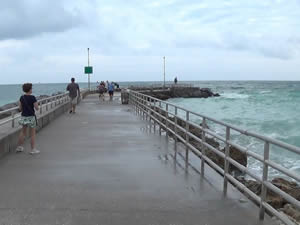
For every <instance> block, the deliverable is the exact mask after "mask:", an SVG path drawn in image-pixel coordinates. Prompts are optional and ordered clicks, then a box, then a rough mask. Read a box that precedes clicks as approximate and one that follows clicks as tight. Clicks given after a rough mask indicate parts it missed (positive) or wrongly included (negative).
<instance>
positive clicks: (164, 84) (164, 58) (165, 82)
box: [164, 56, 166, 88]
mask: <svg viewBox="0 0 300 225" xmlns="http://www.w3.org/2000/svg"><path fill="white" fill-rule="evenodd" d="M165 86H166V57H165V56H164V88H165Z"/></svg>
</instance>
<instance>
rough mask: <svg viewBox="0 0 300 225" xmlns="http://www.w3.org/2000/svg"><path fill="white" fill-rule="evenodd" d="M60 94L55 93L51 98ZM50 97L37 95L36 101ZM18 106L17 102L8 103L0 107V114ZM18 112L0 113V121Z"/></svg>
mask: <svg viewBox="0 0 300 225" xmlns="http://www.w3.org/2000/svg"><path fill="white" fill-rule="evenodd" d="M61 94H63V92H57V93H54V94H52V95H51V96H56V95H61ZM51 96H49V95H39V96H37V97H36V99H37V100H38V101H39V100H42V99H45V98H49V97H51ZM42 103H44V102H43V101H42ZM18 104H19V103H18V102H13V103H8V104H6V105H4V106H1V107H0V113H1V111H5V110H9V109H12V108H15V107H17V106H18ZM18 112H19V111H18V109H16V110H14V111H13V112H7V113H2V114H0V120H1V119H4V118H6V117H9V116H11V113H18Z"/></svg>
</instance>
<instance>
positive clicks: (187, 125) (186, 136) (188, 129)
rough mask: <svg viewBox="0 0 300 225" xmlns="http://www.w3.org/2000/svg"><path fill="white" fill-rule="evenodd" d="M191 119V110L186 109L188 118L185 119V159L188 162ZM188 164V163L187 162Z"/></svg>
mask: <svg viewBox="0 0 300 225" xmlns="http://www.w3.org/2000/svg"><path fill="white" fill-rule="evenodd" d="M189 120H190V112H189V111H186V120H185V130H186V133H185V141H186V149H185V160H186V162H188V161H189V147H188V143H189V142H190V136H189V134H188V133H189V132H190V124H189ZM186 165H188V163H186Z"/></svg>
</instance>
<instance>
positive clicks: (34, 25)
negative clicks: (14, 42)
mask: <svg viewBox="0 0 300 225" xmlns="http://www.w3.org/2000/svg"><path fill="white" fill-rule="evenodd" d="M81 22H82V21H81V18H80V16H79V14H78V12H76V11H75V10H67V9H65V8H64V5H63V1H50V0H45V1H34V0H26V1H25V0H15V1H4V2H1V8H0V40H5V39H25V38H29V37H33V36H36V35H39V34H42V33H47V32H62V31H66V30H68V29H71V28H73V27H76V26H78V25H79V24H81Z"/></svg>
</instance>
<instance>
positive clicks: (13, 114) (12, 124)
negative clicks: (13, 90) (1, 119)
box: [11, 111, 15, 128]
mask: <svg viewBox="0 0 300 225" xmlns="http://www.w3.org/2000/svg"><path fill="white" fill-rule="evenodd" d="M11 118H12V121H11V127H13V128H14V127H15V112H14V111H11Z"/></svg>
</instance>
